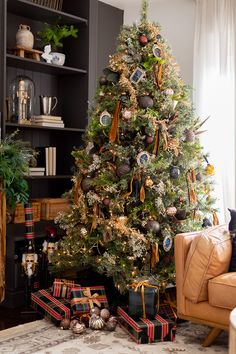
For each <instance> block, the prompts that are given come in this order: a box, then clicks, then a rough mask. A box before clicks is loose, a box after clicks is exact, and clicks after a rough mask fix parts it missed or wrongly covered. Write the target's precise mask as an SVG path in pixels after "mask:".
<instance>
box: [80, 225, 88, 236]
mask: <svg viewBox="0 0 236 354" xmlns="http://www.w3.org/2000/svg"><path fill="white" fill-rule="evenodd" d="M80 233H81V235H82V236H86V235H87V234H88V231H87V229H86V228H85V227H81V229H80Z"/></svg>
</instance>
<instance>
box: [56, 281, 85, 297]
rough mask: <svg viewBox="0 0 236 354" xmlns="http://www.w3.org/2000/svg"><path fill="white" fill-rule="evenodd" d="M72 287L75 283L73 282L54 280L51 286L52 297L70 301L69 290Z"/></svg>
mask: <svg viewBox="0 0 236 354" xmlns="http://www.w3.org/2000/svg"><path fill="white" fill-rule="evenodd" d="M76 285H77V284H76ZM74 286H75V282H74V281H73V280H67V279H55V280H54V282H53V286H52V296H54V297H58V298H65V299H70V292H71V288H72V287H74ZM78 286H79V285H78Z"/></svg>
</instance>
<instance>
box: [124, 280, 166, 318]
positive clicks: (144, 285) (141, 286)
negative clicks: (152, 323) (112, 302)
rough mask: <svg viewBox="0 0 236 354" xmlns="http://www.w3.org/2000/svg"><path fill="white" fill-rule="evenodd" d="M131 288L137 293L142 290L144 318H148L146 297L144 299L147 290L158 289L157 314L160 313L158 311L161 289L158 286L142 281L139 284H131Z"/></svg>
mask: <svg viewBox="0 0 236 354" xmlns="http://www.w3.org/2000/svg"><path fill="white" fill-rule="evenodd" d="M129 287H130V288H132V289H133V290H134V291H135V292H137V291H138V290H139V289H141V299H142V307H143V318H146V305H145V297H144V291H145V288H153V289H158V292H157V296H158V297H157V312H158V310H159V287H158V286H156V285H152V284H149V283H148V282H147V281H140V282H138V283H132V284H130V285H129Z"/></svg>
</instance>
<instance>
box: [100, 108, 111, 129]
mask: <svg viewBox="0 0 236 354" xmlns="http://www.w3.org/2000/svg"><path fill="white" fill-rule="evenodd" d="M100 124H101V125H102V126H103V127H108V126H109V125H110V124H111V115H110V113H109V112H107V111H103V112H102V114H101V115H100Z"/></svg>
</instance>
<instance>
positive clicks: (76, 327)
mask: <svg viewBox="0 0 236 354" xmlns="http://www.w3.org/2000/svg"><path fill="white" fill-rule="evenodd" d="M85 330H86V327H85V324H84V323H79V322H78V323H76V324H75V325H74V327H73V328H72V332H73V333H74V334H81V333H83V332H84V331H85Z"/></svg>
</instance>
